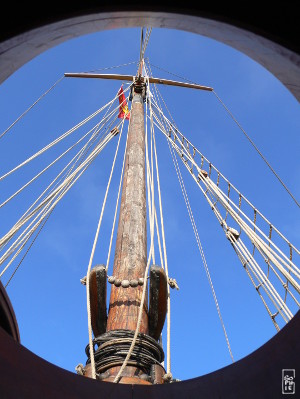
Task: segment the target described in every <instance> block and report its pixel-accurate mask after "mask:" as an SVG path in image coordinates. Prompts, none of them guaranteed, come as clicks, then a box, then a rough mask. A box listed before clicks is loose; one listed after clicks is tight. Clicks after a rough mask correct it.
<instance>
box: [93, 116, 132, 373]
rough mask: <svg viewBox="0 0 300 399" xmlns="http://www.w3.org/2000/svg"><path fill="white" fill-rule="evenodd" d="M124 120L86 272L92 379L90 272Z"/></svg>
mask: <svg viewBox="0 0 300 399" xmlns="http://www.w3.org/2000/svg"><path fill="white" fill-rule="evenodd" d="M124 121H125V119H124V120H123V124H122V128H121V132H120V135H119V140H118V144H117V148H116V152H115V156H114V160H113V164H112V168H111V172H110V176H109V179H108V183H107V187H106V191H105V196H104V200H103V204H102V209H101V214H100V217H99V221H98V225H97V230H96V234H95V238H94V242H93V247H92V251H91V255H90V260H89V264H88V269H87V274H86V297H87V314H88V332H89V350H90V359H91V369H92V378H93V379H96V370H95V358H94V345H93V336H92V334H93V333H92V321H91V300H90V272H91V267H92V263H93V259H94V255H95V250H96V245H97V242H98V237H99V232H100V228H101V223H102V218H103V213H104V209H105V205H106V200H107V195H108V191H109V188H110V183H111V179H112V175H113V172H114V169H115V163H116V159H117V155H118V151H119V145H120V141H121V137H122V132H123V126H124Z"/></svg>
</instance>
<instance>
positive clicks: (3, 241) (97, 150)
mask: <svg viewBox="0 0 300 399" xmlns="http://www.w3.org/2000/svg"><path fill="white" fill-rule="evenodd" d="M112 137H114V136H113V135H112V134H110V135H108V136H107V138H106V140H104V142H101V143H100V145H98V146H97V147H96V148H95V150H93V152H92V153H91V154H90V155H89V157H88V158H87V159H86V160H85V161H84V162H83V163H82V164H81V165H80V166H79V167H78V168H77V169H76V170H75V171H74V172H73V173H72V174H71V175H70V176H69V177H68V178H66V179H65V180H64V182H63V183H61V184H60V185H59V186H58V187H57V188H56V189H55V190H54V191H53V192H52V193H51V194H50V195H49V196H48V197H46V198H45V199H44V200H43V201H42V202H41V203H40V204H39V205H38V206H37V207H36V208H35V209H34V210H33V211H32V212H30V213H29V214H28V215H27V216H26V217H25V218H24V219H22V218H21V219H19V221H18V222H17V223H16V224H15V225H14V227H13V228H12V229H11V230H10V231H9V232H8V233H7V234H6V235H5V236H3V237H2V238H1V240H0V247H3V246H4V245H5V244H6V243H7V242H8V241H9V240H10V239H11V238H12V236H13V235H14V234H15V233H16V232H17V231H18V230H19V229H20V228H21V227H22V226H23V225H24V224H25V223H26V222H27V221H28V220H29V219H30V218H31V217H32V216H34V215H35V214H36V213H37V212H38V211H39V210H40V209H41V208H42V207H43V206H44V205H45V204H46V203H47V202H49V201H50V200H51V199H52V200H53V199H54V198H55V197H56V196H57V195H59V192H60V191H61V190H62V189H63V188H64V187H65V186H66V185H68V184H69V183H70V182H71V181H72V179H74V177H75V176H76V175H77V174H78V173H79V172H80V171H81V170H82V169H83V168H84V167H86V166H87V165H88V164H89V162H91V161H92V160H94V159H95V158H96V156H97V155H98V154H99V153H100V152H101V150H102V149H103V147H104V146H105V145H106V144H107V143H108V141H109V140H110V139H111V138H112Z"/></svg>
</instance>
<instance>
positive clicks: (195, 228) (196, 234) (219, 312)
mask: <svg viewBox="0 0 300 399" xmlns="http://www.w3.org/2000/svg"><path fill="white" fill-rule="evenodd" d="M155 88H156V85H155ZM156 90H157V91H158V89H157V88H156ZM150 104H151V95H150ZM151 112H152V108H151ZM151 120H152V124H153V118H151ZM167 142H168V145H169V141H167ZM169 149H170V153H171V156H172V160H173V163H174V167H175V170H176V173H177V177H178V180H179V183H180V187H181V190H182V194H183V197H184V200H185V203H186V205H187V209H188V213H189V216H190V220H191V223H192V227H193V230H194V234H195V237H196V241H197V244H198V247H199V251H200V254H201V257H202V261H203V265H204V268H205V271H206V275H207V277H208V280H209V283H210V287H211V290H212V294H213V298H214V301H215V305H216V308H217V312H218V316H219V319H220V322H221V325H222V329H223V332H224V335H225V340H226V344H227V347H228V350H229V354H230V357H231V359H232V362H234V358H233V354H232V351H231V346H230V342H229V339H228V336H227V332H226V328H225V325H224V322H223V318H222V315H221V311H220V308H219V304H218V300H217V297H216V293H215V290H214V287H213V283H212V280H211V277H210V273H209V269H208V266H207V263H206V259H205V256H204V252H203V248H202V245H201V241H200V238H199V234H198V231H197V227H196V224H195V220H194V217H193V213H192V209H191V207H190V204H189V200H188V196H187V193H186V190H185V186H184V182H183V179H182V175H181V173H180V169H179V165H178V163H177V159H176V157H174V156H173V155H174V154H173V153H172V151H171V148H170V145H169ZM176 164H177V167H176ZM180 177H181V178H180ZM168 288H169V287H168Z"/></svg>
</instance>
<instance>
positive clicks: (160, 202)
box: [148, 78, 171, 374]
mask: <svg viewBox="0 0 300 399" xmlns="http://www.w3.org/2000/svg"><path fill="white" fill-rule="evenodd" d="M148 88H149V89H148V90H149V109H150V122H151V131H152V135H153V144H154V157H155V167H156V181H157V192H158V199H159V212H160V221H161V233H162V243H163V256H164V262H163V264H162V265H163V266H164V269H165V272H166V277H167V281H169V271H168V261H167V251H166V240H165V229H164V219H163V212H162V201H161V190H160V178H159V169H158V161H157V150H156V142H155V132H154V125H153V114H152V102H151V91H150V85H149V78H148ZM157 231H158V229H157ZM161 257H162V256H161ZM167 294H168V297H167V374H170V373H171V298H170V285H169V284H168V285H167Z"/></svg>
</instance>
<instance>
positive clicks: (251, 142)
mask: <svg viewBox="0 0 300 399" xmlns="http://www.w3.org/2000/svg"><path fill="white" fill-rule="evenodd" d="M147 61H148V64H149V65H152V66H153V67H155V68H157V69H160V70H162V71H164V72H167V73H168V74H170V75H173V76H176V77H178V78H180V79H183V80H185V81H186V82H189V83H193V84H197V83H195V82H194V81H192V80H190V79H187V78H185V77H183V76H180V75H177V74H175V73H172V72H170V71H168V70H166V69H164V68H161V67H159V66H157V65H154V64H152V63H150V61H149V59H147ZM213 93H214V95H215V96H216V98H217V99H218V101H219V102H220V103H221V105H222V106H223V107H224V109H225V110H226V112H227V113H228V115H229V116H230V117H231V118H232V120H233V121H234V122H235V124H236V125H237V126H238V128H239V129H240V130H241V131H242V132H243V134H244V135H245V137H246V138H247V140H248V141H249V142H250V144H251V145H252V146H253V148H254V149H255V151H256V152H257V153H258V154H259V156H260V157H261V158H262V160H263V161H264V162H265V164H266V165H267V166H268V168H269V169H270V171H271V172H272V173H273V175H274V176H275V177H276V179H277V180H278V181H279V182H280V184H281V185H282V186H283V188H284V189H285V190H286V191H287V193H288V194H289V195H290V197H291V198H292V199H293V201H294V202H295V204H296V205H297V206H298V207H299V208H300V203H299V201H298V200H297V199H296V198H295V196H294V195H293V193H292V192H291V191H290V190H289V188H288V187H287V185H286V184H285V183H284V182H283V180H282V179H281V178H280V176H279V175H278V173H277V172H276V171H275V170H274V168H273V167H272V166H271V164H270V163H269V162H268V160H267V159H266V157H265V156H264V155H263V154H262V152H261V151H260V150H259V148H258V147H257V146H256V144H255V143H254V142H253V140H252V139H251V138H250V136H249V135H248V134H247V133H246V131H245V130H244V129H243V127H242V126H241V124H240V123H239V122H238V121H237V119H236V118H235V117H234V115H233V113H232V112H231V111H230V110H229V108H228V107H227V106H226V105H225V103H224V102H223V101H222V100H221V98H220V97H219V96H218V94H217V93H216V91H215V90H213Z"/></svg>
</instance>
